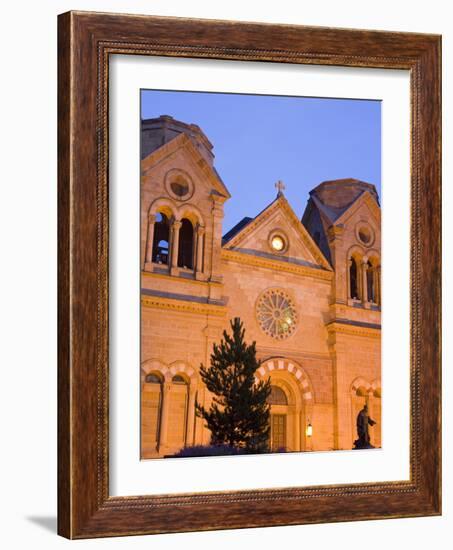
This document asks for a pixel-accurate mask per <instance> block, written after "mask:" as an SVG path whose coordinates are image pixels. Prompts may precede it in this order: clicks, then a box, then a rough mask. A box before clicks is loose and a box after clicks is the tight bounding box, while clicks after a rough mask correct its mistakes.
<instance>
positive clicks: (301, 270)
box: [221, 248, 333, 283]
mask: <svg viewBox="0 0 453 550" xmlns="http://www.w3.org/2000/svg"><path fill="white" fill-rule="evenodd" d="M221 257H222V260H224V261H229V262H235V263H239V264H244V265H249V266H253V267H264V268H266V269H272V270H273V271H280V272H283V273H293V274H294V275H299V276H302V277H312V278H314V279H319V280H321V281H327V282H329V283H330V281H331V280H332V277H333V272H332V271H326V270H324V269H317V268H314V267H308V266H303V265H299V264H293V263H290V262H283V261H279V260H278V259H275V260H273V259H270V258H264V257H262V256H255V255H252V254H246V253H243V252H239V251H237V250H228V249H226V248H223V249H222V255H221Z"/></svg>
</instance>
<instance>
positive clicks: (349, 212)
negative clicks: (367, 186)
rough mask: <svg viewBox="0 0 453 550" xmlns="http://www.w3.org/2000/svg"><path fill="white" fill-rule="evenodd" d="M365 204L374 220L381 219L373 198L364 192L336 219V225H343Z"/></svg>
mask: <svg viewBox="0 0 453 550" xmlns="http://www.w3.org/2000/svg"><path fill="white" fill-rule="evenodd" d="M363 204H366V205H367V206H368V208H369V209H370V211H371V213H372V215H373V216H374V217H375V218H376V220H379V219H380V217H381V209H380V207H379V206H378V204H377V203H376V201H375V200H374V198H373V197H372V196H371V194H370V193H369V192H368V191H364V192H363V193H362V194H361V195H359V196H358V197H357V198H356V200H355V201H354V202H353V203H352V204H351V205H350V206H349V208H347V209H346V210H345V211H344V212H343V213H342V215H341V216H340V217H339V218H337V220H336V222H335V223H336V224H344V223H346V221H347V220H348V219H349V218H350V217H351V216H353V215H354V214H355V213H356V212H357V210H358V209H359V208H360V207H361V206H362V205H363Z"/></svg>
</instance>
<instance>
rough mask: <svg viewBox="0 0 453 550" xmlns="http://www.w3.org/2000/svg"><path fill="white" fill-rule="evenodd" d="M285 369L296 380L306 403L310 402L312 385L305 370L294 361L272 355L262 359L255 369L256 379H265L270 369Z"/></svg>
mask: <svg viewBox="0 0 453 550" xmlns="http://www.w3.org/2000/svg"><path fill="white" fill-rule="evenodd" d="M274 370H275V371H278V370H285V371H287V372H289V373H290V374H291V375H292V376H293V377H294V379H295V381H296V382H297V384H298V386H299V388H300V390H301V395H302V398H303V399H304V401H305V402H306V404H312V403H313V400H314V394H313V387H312V385H311V382H310V379H309V378H308V376H307V375H306V373H305V371H304V370H303V369H302V368H301V367H300V366H299V365H298V364H297V363H296V362H295V361H290V360H289V359H285V358H283V357H273V358H271V359H267V360H266V361H264V362H263V363H262V364H261V366H260V368H259V369H258V371H257V378H258V379H267V378H268V377H269V376H271V375H272V371H274Z"/></svg>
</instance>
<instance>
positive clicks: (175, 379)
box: [171, 374, 187, 385]
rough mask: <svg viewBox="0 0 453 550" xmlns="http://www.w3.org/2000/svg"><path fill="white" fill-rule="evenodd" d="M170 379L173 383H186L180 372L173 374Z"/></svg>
mask: <svg viewBox="0 0 453 550" xmlns="http://www.w3.org/2000/svg"><path fill="white" fill-rule="evenodd" d="M171 381H172V382H173V384H185V385H187V382H186V380H185V379H184V378H183V377H182V376H181V375H180V374H175V376H173V378H172V379H171Z"/></svg>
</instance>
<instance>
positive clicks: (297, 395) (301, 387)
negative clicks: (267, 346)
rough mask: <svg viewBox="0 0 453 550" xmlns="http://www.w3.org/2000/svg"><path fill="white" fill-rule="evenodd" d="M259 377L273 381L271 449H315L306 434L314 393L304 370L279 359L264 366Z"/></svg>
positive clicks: (259, 371)
mask: <svg viewBox="0 0 453 550" xmlns="http://www.w3.org/2000/svg"><path fill="white" fill-rule="evenodd" d="M258 378H259V379H262V380H267V379H268V378H270V380H271V393H270V395H269V397H268V403H269V404H270V437H269V447H270V448H271V450H272V451H273V452H276V451H278V450H281V451H283V450H285V451H305V450H309V449H311V442H310V441H307V437H306V433H305V432H306V425H307V422H308V419H310V418H312V409H313V391H312V389H311V383H310V381H309V379H308V377H307V375H306V374H305V372H304V371H303V369H302V368H301V367H300V366H299V365H298V364H297V363H295V362H294V361H290V360H288V359H283V358H278V357H277V358H272V359H268V360H266V361H264V362H263V363H262V365H261V367H260V368H259V370H258Z"/></svg>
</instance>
